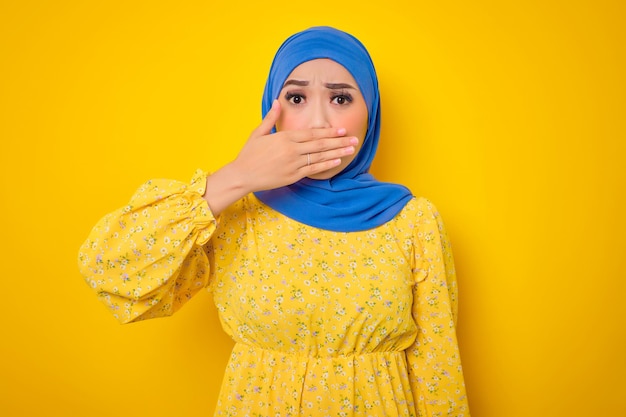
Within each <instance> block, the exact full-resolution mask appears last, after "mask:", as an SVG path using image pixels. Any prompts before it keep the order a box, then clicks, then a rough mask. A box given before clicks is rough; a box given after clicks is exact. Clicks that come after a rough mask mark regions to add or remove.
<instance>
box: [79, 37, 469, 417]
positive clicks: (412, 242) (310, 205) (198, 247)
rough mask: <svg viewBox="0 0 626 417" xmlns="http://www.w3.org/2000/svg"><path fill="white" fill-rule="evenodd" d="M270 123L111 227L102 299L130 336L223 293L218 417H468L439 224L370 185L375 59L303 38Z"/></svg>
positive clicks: (147, 187) (85, 261)
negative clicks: (223, 364)
mask: <svg viewBox="0 0 626 417" xmlns="http://www.w3.org/2000/svg"><path fill="white" fill-rule="evenodd" d="M262 107H263V116H264V118H263V121H262V123H261V124H260V126H259V127H258V128H257V129H256V130H255V131H254V132H253V133H252V135H251V136H250V138H249V140H248V141H247V143H246V144H245V146H244V147H243V149H242V150H241V152H240V153H239V155H238V156H237V158H236V159H235V160H234V161H233V162H231V163H229V164H227V165H226V166H224V167H222V168H221V169H219V170H217V171H215V172H214V173H213V174H211V175H207V174H205V173H204V172H202V171H198V172H196V174H195V176H194V177H193V179H192V181H191V183H190V184H186V183H181V182H177V181H166V180H153V181H148V182H147V183H145V184H144V185H143V186H141V187H140V188H139V189H138V191H137V192H136V194H135V195H134V196H133V197H132V199H131V201H130V203H129V204H128V205H127V206H125V207H123V208H121V209H119V210H117V211H115V212H113V213H111V214H109V215H107V216H105V217H104V218H103V219H102V220H100V221H99V222H98V224H97V225H96V226H95V227H94V229H93V230H92V232H91V234H90V236H89V238H88V239H87V240H86V242H85V243H84V245H83V246H82V247H81V249H80V254H79V265H80V269H81V272H82V274H83V275H84V277H85V279H86V281H87V283H88V284H89V285H91V286H92V287H93V288H94V290H95V291H96V292H97V293H98V295H99V297H100V299H101V300H102V301H103V302H104V303H105V304H106V305H108V306H109V308H110V309H111V311H112V313H113V314H114V316H115V317H116V318H117V319H118V320H120V321H121V322H123V323H127V322H132V321H137V320H144V319H148V318H154V317H161V316H167V315H170V314H172V313H173V312H175V311H176V310H177V309H178V308H180V307H181V306H182V305H183V304H184V303H185V302H187V301H188V300H189V299H190V298H191V297H192V296H193V295H194V294H196V293H197V292H198V291H200V290H202V289H203V288H207V289H208V290H210V291H211V292H212V293H213V297H214V300H215V303H216V306H217V308H218V311H219V314H220V319H221V322H222V324H223V327H224V330H225V331H226V332H227V333H228V334H229V335H230V336H231V337H232V338H233V339H234V341H235V342H236V344H235V346H234V348H233V352H232V356H231V358H230V362H229V364H228V366H227V368H226V375H225V377H224V381H223V385H222V390H221V393H220V395H219V400H218V405H217V410H216V415H218V416H233V415H238V416H272V417H275V416H315V417H317V416H376V417H380V416H469V409H468V405H467V399H466V395H465V388H464V383H463V374H462V369H461V361H460V356H459V350H458V345H457V339H456V334H455V323H456V311H457V287H456V280H455V272H454V265H453V258H452V253H451V250H450V244H449V241H448V239H447V237H446V233H445V230H444V226H443V223H442V221H441V217H440V216H439V214H438V212H437V210H436V209H435V207H434V206H433V205H432V204H431V203H430V202H429V201H428V200H426V199H424V198H417V197H414V196H412V195H411V193H410V191H409V190H408V189H406V188H405V187H403V186H400V185H396V184H389V183H382V182H379V181H377V180H376V179H375V178H373V177H372V175H370V174H369V173H368V170H369V167H370V165H371V162H372V160H373V158H374V154H375V153H376V148H377V146H378V140H379V133H380V98H379V91H378V81H377V77H376V73H375V70H374V66H373V63H372V61H371V59H370V57H369V54H368V53H367V51H366V49H365V47H364V46H363V45H362V44H361V43H360V42H359V41H358V40H357V39H356V38H354V37H353V36H351V35H349V34H347V33H345V32H342V31H339V30H336V29H333V28H329V27H315V28H311V29H308V30H305V31H303V32H300V33H297V34H295V35H293V36H291V37H290V38H289V39H287V40H286V41H285V43H284V44H283V45H282V46H281V47H280V49H279V50H278V52H277V54H276V57H275V58H274V62H273V64H272V67H271V69H270V74H269V77H268V80H267V84H266V88H265V92H264V96H263V106H262Z"/></svg>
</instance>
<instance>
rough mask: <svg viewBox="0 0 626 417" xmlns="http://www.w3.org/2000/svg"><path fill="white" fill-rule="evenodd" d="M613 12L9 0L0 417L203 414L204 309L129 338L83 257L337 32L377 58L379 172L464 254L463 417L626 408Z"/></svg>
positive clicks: (601, 5)
mask: <svg viewBox="0 0 626 417" xmlns="http://www.w3.org/2000/svg"><path fill="white" fill-rule="evenodd" d="M625 21H626V13H625V6H624V2H621V1H606V0H593V1H592V0H585V1H576V0H572V1H551V0H529V1H525V2H502V1H488V0H475V1H471V2H470V1H459V0H451V1H445V2H432V1H428V2H426V1H394V0H387V1H382V2H363V1H356V0H344V1H341V2H340V1H327V0H319V1H311V2H293V1H284V0H273V1H271V2H242V1H229V2H224V1H179V2H160V1H144V0H140V1H121V0H110V1H106V2H92V1H80V0H55V1H43V0H42V1H34V0H21V1H8V0H3V1H0V146H1V148H0V186H1V189H0V210H1V211H0V213H1V216H0V222H1V223H0V236H1V240H0V242H1V243H0V245H1V251H0V256H1V264H0V265H1V266H2V274H1V288H2V292H1V294H2V298H1V299H2V301H1V302H0V332H1V339H0V340H1V343H0V375H1V377H0V384H1V385H2V386H1V387H0V415H3V416H12V417H13V416H50V417H52V416H90V417H99V416H120V417H125V416H151V417H160V416H164V417H165V416H185V417H186V416H208V415H212V412H213V409H214V403H215V400H216V397H217V393H218V389H219V385H220V382H221V377H222V372H223V368H224V366H225V364H226V361H227V359H228V354H229V350H230V348H231V346H232V344H231V342H230V341H229V340H228V339H227V338H226V336H225V335H224V334H223V333H222V331H221V328H220V325H219V320H218V318H217V314H216V311H215V307H214V306H213V304H212V300H211V298H210V296H209V294H208V293H202V294H200V295H198V296H197V297H196V298H195V299H193V300H192V301H191V302H189V303H188V305H187V306H185V307H184V308H183V309H182V310H181V311H180V312H179V313H177V314H176V315H174V316H173V317H171V318H166V319H159V320H154V321H152V322H143V323H138V324H132V325H127V326H122V325H119V324H117V322H116V321H115V320H114V319H113V318H112V317H111V316H110V315H109V313H108V311H107V310H106V308H105V307H104V306H103V305H101V304H100V303H99V302H98V301H97V299H96V297H95V295H94V294H93V293H92V291H91V290H90V288H89V287H88V286H87V285H86V284H85V283H84V282H83V280H82V277H81V276H80V275H79V273H78V268H77V252H78V247H79V245H80V244H81V243H82V241H83V240H84V239H85V238H86V236H87V234H88V232H89V230H90V228H91V227H92V226H93V225H94V224H95V222H96V221H97V220H98V219H99V218H100V217H101V216H103V215H104V214H105V213H107V212H109V211H112V210H114V209H116V208H117V207H119V206H122V205H124V204H126V202H127V201H128V199H129V198H130V196H131V194H132V193H133V192H134V190H135V189H136V188H137V187H138V186H139V185H140V184H141V183H143V182H144V181H145V180H147V179H149V178H156V177H166V178H174V179H179V180H182V181H188V180H189V179H190V178H191V176H192V174H193V172H194V170H195V169H196V168H203V169H206V170H209V171H210V170H215V169H217V168H219V167H220V166H221V165H223V164H224V163H226V162H228V161H229V160H231V159H232V158H234V157H235V155H236V154H237V151H238V149H240V147H241V146H242V144H243V143H244V142H245V140H246V139H247V137H248V135H249V134H250V132H251V131H252V129H253V128H255V127H256V126H257V125H258V123H259V122H260V99H261V94H262V90H263V85H264V82H265V78H266V76H267V73H268V70H269V65H270V62H271V59H272V57H273V55H274V52H275V51H276V49H277V48H278V46H279V45H280V43H281V42H282V41H283V40H284V39H285V38H286V37H287V36H289V35H291V34H292V33H294V32H296V31H299V30H302V29H305V28H307V27H310V26H314V25H331V26H335V27H338V28H340V29H344V30H346V31H348V32H351V33H353V34H354V35H356V36H357V37H358V38H360V39H361V40H362V41H363V42H364V43H365V45H366V46H367V47H368V49H369V50H370V52H371V55H372V57H373V59H374V62H375V64H376V66H377V70H378V74H379V78H380V86H381V90H382V115H383V116H382V119H383V129H382V138H381V143H380V150H379V153H378V156H377V160H376V162H375V164H374V167H373V173H374V174H375V175H376V176H377V177H378V178H379V179H381V180H385V181H394V182H401V183H404V184H406V185H407V186H409V187H410V188H411V189H412V191H413V192H414V193H415V194H416V195H422V196H425V197H427V198H429V199H431V200H432V201H433V202H434V203H435V205H436V206H437V207H438V209H439V211H440V213H441V215H442V216H443V218H444V220H445V222H446V225H447V227H448V232H449V234H450V238H451V241H452V245H453V248H454V253H455V257H456V264H457V270H458V279H459V287H460V319H459V325H458V333H459V340H460V346H461V352H462V358H463V363H464V370H465V375H466V384H467V390H468V394H469V400H470V407H471V409H472V414H473V415H474V416H477V417H503V416H506V417H527V416H590V415H593V416H617V415H626V396H625V395H624V393H625V392H626V378H625V373H626V359H625V357H626V355H625V352H626V327H625V326H624V323H623V320H624V317H626V302H625V300H624V295H625V289H626V288H625V287H626V285H625V282H626V272H625V267H626V265H625V261H624V259H625V258H626V256H625V255H626V254H625V252H626V250H625V249H626V242H625V235H626V222H625V221H624V213H625V207H624V201H625V197H624V194H625V188H626V187H625V185H626V184H625V177H626V174H625V168H624V158H625V156H626V154H625V153H626V152H625V151H626V146H625V143H626V121H625V120H626V118H625V115H626V80H625V76H624V74H626V56H625V49H624V48H625V47H624V45H625V44H626V42H625V41H626V30H625V29H624V22H625Z"/></svg>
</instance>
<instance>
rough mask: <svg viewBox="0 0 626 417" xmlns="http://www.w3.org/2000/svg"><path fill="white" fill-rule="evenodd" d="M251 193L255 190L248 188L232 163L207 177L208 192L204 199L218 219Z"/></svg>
mask: <svg viewBox="0 0 626 417" xmlns="http://www.w3.org/2000/svg"><path fill="white" fill-rule="evenodd" d="M251 191H253V190H251V189H249V187H247V186H246V184H245V181H244V179H243V177H242V175H240V173H239V171H238V170H237V168H236V165H235V164H234V163H233V162H231V163H229V164H227V165H225V166H224V167H222V168H221V169H219V170H218V171H216V172H215V173H213V174H211V175H209V176H207V182H206V192H205V193H204V195H203V196H202V197H203V198H204V199H205V200H206V202H207V203H208V205H209V208H210V209H211V212H212V213H213V216H215V217H217V216H218V215H219V214H220V213H221V212H222V211H224V210H225V209H226V208H228V206H230V205H231V204H233V203H234V202H236V201H238V200H239V199H241V198H242V197H244V196H245V195H247V194H248V193H250V192H251Z"/></svg>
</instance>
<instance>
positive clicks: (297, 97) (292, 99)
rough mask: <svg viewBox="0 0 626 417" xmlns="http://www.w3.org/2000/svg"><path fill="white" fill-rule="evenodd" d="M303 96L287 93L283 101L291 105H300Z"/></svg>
mask: <svg viewBox="0 0 626 417" xmlns="http://www.w3.org/2000/svg"><path fill="white" fill-rule="evenodd" d="M304 98H305V97H304V96H303V95H302V94H298V93H287V94H285V100H287V101H288V102H290V103H292V104H301V103H302V102H303V101H304Z"/></svg>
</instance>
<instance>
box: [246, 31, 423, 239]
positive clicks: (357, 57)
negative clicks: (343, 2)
mask: <svg viewBox="0 0 626 417" xmlns="http://www.w3.org/2000/svg"><path fill="white" fill-rule="evenodd" d="M319 58H328V59H331V60H333V61H335V62H337V63H339V64H341V65H342V66H343V67H344V68H346V69H347V70H348V71H349V72H350V74H351V75H352V77H354V79H355V80H356V82H357V84H358V86H359V89H360V90H361V94H362V95H363V97H364V98H365V103H366V104H367V109H368V116H369V120H368V127H367V134H366V136H365V139H364V140H363V144H362V146H361V149H360V150H359V153H358V154H357V156H356V157H355V158H354V159H353V160H352V162H351V163H350V164H349V165H348V166H347V167H346V168H345V169H344V170H343V171H341V172H340V173H339V174H337V175H335V176H334V177H332V178H330V179H328V180H314V179H310V178H303V179H302V180H300V181H298V182H296V183H294V184H291V185H288V186H285V187H281V188H276V189H273V190H267V191H259V192H256V193H255V195H256V196H257V198H258V199H259V200H261V201H262V202H263V203H265V204H267V205H268V206H270V207H271V208H273V209H274V210H276V211H278V212H280V213H282V214H284V215H285V216H287V217H290V218H292V219H294V220H297V221H299V222H301V223H304V224H307V225H309V226H313V227H317V228H320V229H326V230H332V231H337V232H355V231H362V230H368V229H372V228H374V227H377V226H380V225H382V224H385V223H386V222H388V221H389V220H391V219H393V218H394V217H395V215H396V214H398V213H399V212H400V210H402V208H403V207H404V206H405V205H406V203H407V202H408V201H409V200H410V199H411V198H412V195H411V192H410V191H409V190H408V189H407V188H406V187H404V186H401V185H398V184H391V183H383V182H379V181H377V180H376V179H375V178H374V177H373V176H372V175H371V174H369V172H368V171H369V169H370V166H371V164H372V161H373V159H374V155H375V154H376V148H377V147H378V138H379V136H380V95H379V91H378V79H377V77H376V71H375V70H374V64H373V62H372V59H371V58H370V56H369V53H368V52H367V50H366V49H365V47H364V46H363V44H362V43H361V42H360V41H359V40H358V39H356V38H355V37H354V36H352V35H350V34H348V33H345V32H342V31H340V30H337V29H333V28H330V27H313V28H310V29H307V30H304V31H302V32H299V33H296V34H295V35H292V36H291V37H289V38H288V39H287V40H286V41H285V42H284V43H283V44H282V46H281V47H280V48H279V49H278V52H277V53H276V56H275V57H274V61H273V62H272V66H271V68H270V73H269V77H268V79H267V83H266V84H265V91H264V94H263V103H262V113H263V117H265V115H266V114H267V113H268V112H269V110H270V109H271V107H272V102H273V101H274V99H277V98H278V95H279V94H280V91H281V89H282V86H283V84H284V83H285V81H286V80H287V77H288V76H289V74H291V72H292V71H293V70H294V69H295V68H296V67H297V66H298V65H300V64H302V63H303V62H307V61H311V60H313V59H319Z"/></svg>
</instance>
